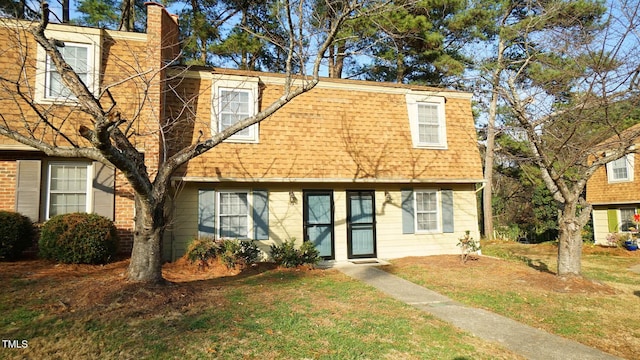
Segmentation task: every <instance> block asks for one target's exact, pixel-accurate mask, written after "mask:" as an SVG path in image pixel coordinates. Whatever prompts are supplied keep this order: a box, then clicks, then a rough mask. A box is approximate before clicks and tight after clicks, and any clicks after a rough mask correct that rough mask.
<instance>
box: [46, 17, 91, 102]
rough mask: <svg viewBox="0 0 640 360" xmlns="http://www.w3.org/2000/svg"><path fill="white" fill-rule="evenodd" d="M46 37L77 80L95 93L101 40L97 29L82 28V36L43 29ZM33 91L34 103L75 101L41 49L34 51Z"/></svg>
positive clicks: (50, 60)
mask: <svg viewBox="0 0 640 360" xmlns="http://www.w3.org/2000/svg"><path fill="white" fill-rule="evenodd" d="M46 34H47V36H49V38H51V39H55V40H56V41H55V43H56V44H57V45H58V48H57V49H58V52H60V55H62V57H63V58H64V60H65V61H66V62H67V64H69V66H71V68H72V69H73V71H74V72H75V73H76V74H78V77H79V78H80V80H81V81H82V82H83V83H84V84H85V86H86V87H87V89H88V90H89V91H90V92H91V93H92V94H94V95H98V93H99V88H100V84H99V80H100V78H99V76H98V74H99V73H100V62H101V59H100V54H101V51H102V49H101V46H100V44H101V37H100V30H99V29H85V30H84V31H83V32H82V33H75V32H66V31H59V30H47V31H46ZM37 60H38V62H37V66H38V68H37V72H36V92H35V100H36V101H37V102H40V103H68V104H70V105H72V104H73V103H75V102H77V99H76V97H75V95H74V94H72V93H71V90H69V89H68V88H67V87H66V86H65V85H64V83H63V82H62V78H61V76H60V72H59V71H58V69H57V68H56V66H55V64H54V63H53V60H52V59H51V57H50V56H49V55H48V54H47V52H46V51H45V50H44V48H42V47H41V46H38V52H37Z"/></svg>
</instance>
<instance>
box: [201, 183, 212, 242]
mask: <svg viewBox="0 0 640 360" xmlns="http://www.w3.org/2000/svg"><path fill="white" fill-rule="evenodd" d="M215 235H216V191H215V190H212V189H200V190H198V237H199V238H207V237H208V238H213V237H215Z"/></svg>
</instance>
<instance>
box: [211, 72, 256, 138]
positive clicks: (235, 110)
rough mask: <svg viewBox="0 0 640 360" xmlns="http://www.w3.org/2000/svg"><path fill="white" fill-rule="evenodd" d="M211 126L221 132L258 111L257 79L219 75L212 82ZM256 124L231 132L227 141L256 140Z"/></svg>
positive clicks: (215, 130) (214, 130)
mask: <svg viewBox="0 0 640 360" xmlns="http://www.w3.org/2000/svg"><path fill="white" fill-rule="evenodd" d="M212 107H213V116H212V124H211V128H212V130H213V132H214V133H216V132H222V131H224V130H226V129H228V128H229V127H231V126H233V125H234V124H236V123H237V122H239V121H242V120H244V119H246V118H247V117H250V116H253V115H255V114H257V113H258V79H257V78H245V77H243V78H242V79H240V78H238V79H236V78H232V77H229V76H221V77H219V78H217V79H215V78H214V83H213V99H212ZM258 129H259V128H258V124H254V125H251V126H249V127H247V128H245V129H242V130H240V131H239V132H237V133H235V134H233V135H232V136H231V137H229V138H228V139H227V141H229V142H249V143H255V142H258Z"/></svg>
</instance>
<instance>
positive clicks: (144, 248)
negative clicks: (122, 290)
mask: <svg viewBox="0 0 640 360" xmlns="http://www.w3.org/2000/svg"><path fill="white" fill-rule="evenodd" d="M163 211H164V206H163V205H155V206H152V205H147V204H144V203H143V202H142V201H139V200H136V224H135V233H134V236H133V249H132V251H131V263H130V264H129V274H128V279H129V280H131V281H138V282H148V283H160V282H162V281H163V280H164V279H163V278H162V237H163V235H164V213H163Z"/></svg>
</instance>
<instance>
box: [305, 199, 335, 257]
mask: <svg viewBox="0 0 640 360" xmlns="http://www.w3.org/2000/svg"><path fill="white" fill-rule="evenodd" d="M303 198H304V199H303V223H304V241H311V242H312V243H313V244H314V245H315V246H316V249H318V251H320V256H321V257H322V258H323V259H325V260H333V259H335V254H334V244H333V192H332V191H330V190H326V191H325V190H323V191H319V190H313V191H304V193H303Z"/></svg>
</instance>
